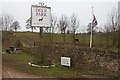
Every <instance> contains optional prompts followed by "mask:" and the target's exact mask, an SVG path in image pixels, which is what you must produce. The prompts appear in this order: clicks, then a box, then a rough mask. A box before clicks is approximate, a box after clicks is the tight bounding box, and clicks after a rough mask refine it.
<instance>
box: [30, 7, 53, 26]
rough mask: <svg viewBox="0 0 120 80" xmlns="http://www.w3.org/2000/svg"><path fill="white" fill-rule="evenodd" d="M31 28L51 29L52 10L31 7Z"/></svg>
mask: <svg viewBox="0 0 120 80" xmlns="http://www.w3.org/2000/svg"><path fill="white" fill-rule="evenodd" d="M31 12H32V13H31V18H32V21H31V26H38V27H50V26H51V8H50V7H45V6H36V5H35V6H34V5H32V7H31Z"/></svg>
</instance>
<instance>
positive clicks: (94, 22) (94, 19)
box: [92, 15, 98, 26]
mask: <svg viewBox="0 0 120 80" xmlns="http://www.w3.org/2000/svg"><path fill="white" fill-rule="evenodd" d="M92 23H93V24H94V25H95V26H96V25H97V24H98V23H97V20H96V17H95V15H93V21H92Z"/></svg>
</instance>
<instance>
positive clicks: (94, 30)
mask: <svg viewBox="0 0 120 80" xmlns="http://www.w3.org/2000/svg"><path fill="white" fill-rule="evenodd" d="M93 25H94V23H92V33H93V34H94V33H96V32H97V28H96V26H95V25H94V26H93ZM87 32H88V34H90V33H91V23H89V24H88V25H87Z"/></svg>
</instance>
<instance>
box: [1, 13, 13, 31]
mask: <svg viewBox="0 0 120 80" xmlns="http://www.w3.org/2000/svg"><path fill="white" fill-rule="evenodd" d="M12 22H13V17H12V16H11V15H10V14H7V13H2V14H1V16H0V26H1V29H2V30H6V31H8V30H9V29H10V25H11V24H12Z"/></svg>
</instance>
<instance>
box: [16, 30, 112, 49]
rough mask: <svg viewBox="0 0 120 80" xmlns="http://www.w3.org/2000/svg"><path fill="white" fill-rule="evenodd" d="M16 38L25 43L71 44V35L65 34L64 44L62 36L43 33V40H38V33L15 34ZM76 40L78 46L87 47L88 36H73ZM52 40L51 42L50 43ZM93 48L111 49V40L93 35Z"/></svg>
mask: <svg viewBox="0 0 120 80" xmlns="http://www.w3.org/2000/svg"><path fill="white" fill-rule="evenodd" d="M15 34H16V36H17V37H18V38H19V39H20V40H23V41H26V42H40V41H42V42H45V43H51V42H52V43H66V44H73V43H74V42H73V38H72V34H65V42H64V37H63V34H53V37H51V34H50V33H44V34H43V39H42V40H41V39H40V36H39V33H35V32H34V33H32V32H15ZM75 38H76V39H79V40H80V41H79V42H75V44H79V45H81V46H86V47H89V42H90V35H75ZM51 40H52V41H51ZM93 47H98V48H105V47H107V49H108V48H113V46H112V40H111V39H109V40H108V42H107V38H106V36H104V35H94V36H93Z"/></svg>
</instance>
